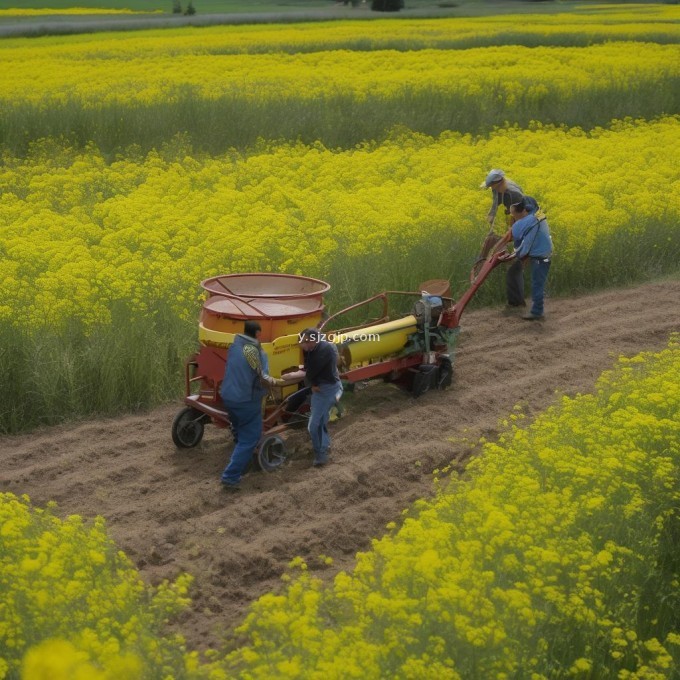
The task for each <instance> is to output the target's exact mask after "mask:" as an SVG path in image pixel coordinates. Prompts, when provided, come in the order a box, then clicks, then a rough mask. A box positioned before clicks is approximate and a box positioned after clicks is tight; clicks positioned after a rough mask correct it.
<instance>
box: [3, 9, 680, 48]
mask: <svg viewBox="0 0 680 680" xmlns="http://www.w3.org/2000/svg"><path fill="white" fill-rule="evenodd" d="M3 11H6V12H19V11H25V12H29V11H30V12H44V11H47V10H18V9H12V10H3ZM60 11H61V12H64V11H65V10H60ZM70 11H74V12H75V11H79V10H70ZM83 11H85V10H83ZM86 11H88V12H90V11H92V10H86ZM101 11H109V10H101ZM679 18H680V9H678V7H677V6H674V5H670V4H634V3H630V4H626V5H595V4H584V5H582V6H576V7H572V8H571V9H570V11H568V12H566V11H565V12H559V13H554V14H522V15H521V18H520V19H519V20H518V18H517V15H514V14H507V15H495V16H488V17H457V18H442V17H438V18H437V19H435V20H433V19H413V18H408V19H402V18H400V20H399V21H397V22H395V21H393V20H391V19H380V18H374V19H373V20H372V21H342V20H338V21H332V22H324V23H320V22H306V23H300V24H285V25H281V24H264V25H263V24H252V25H239V26H219V27H217V26H206V27H201V28H192V27H184V28H181V29H162V30H158V29H157V30H145V31H143V32H139V33H135V34H133V35H127V36H126V37H125V40H120V35H119V34H116V33H108V34H107V33H98V34H96V35H88V34H82V35H74V36H69V37H66V38H65V37H50V38H45V39H42V40H40V42H39V43H38V44H37V45H35V48H37V49H38V50H39V51H40V52H45V51H49V52H53V53H54V54H55V56H57V55H62V56H64V55H66V54H70V55H76V54H80V55H81V56H82V57H83V58H93V57H96V55H97V54H102V53H103V54H105V55H107V56H117V57H124V56H125V55H130V53H131V52H132V53H134V52H136V53H138V54H143V55H146V56H153V55H156V56H162V55H166V54H167V53H168V52H170V53H172V54H174V55H182V54H195V53H201V54H253V53H266V52H272V53H277V52H278V53H281V52H289V53H295V52H322V51H326V50H337V49H348V50H376V49H378V50H383V49H409V50H413V49H423V48H439V49H453V48H460V47H476V46H480V45H486V44H493V45H504V44H512V45H534V44H541V45H551V44H555V45H564V46H570V45H583V44H586V45H588V44H592V43H595V42H605V41H615V40H635V41H640V42H669V43H674V42H677V41H678V37H679V36H680V27H678V19H679ZM21 45H25V42H24V41H23V40H11V41H7V46H8V47H12V48H14V47H20V46H21Z"/></svg>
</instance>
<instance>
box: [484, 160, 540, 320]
mask: <svg viewBox="0 0 680 680" xmlns="http://www.w3.org/2000/svg"><path fill="white" fill-rule="evenodd" d="M479 188H480V189H491V193H492V196H493V198H492V202H491V210H489V213H488V215H487V216H486V219H487V222H488V223H489V224H493V222H494V219H495V218H496V213H497V212H498V208H499V207H500V206H501V205H503V206H504V207H505V214H506V215H507V216H508V217H507V218H506V222H507V226H508V227H511V226H512V223H513V222H514V219H513V218H512V215H510V206H511V205H514V204H516V203H519V202H520V201H524V203H525V205H526V207H527V210H528V211H529V212H530V213H532V212H535V211H536V210H538V203H536V201H535V199H533V198H532V197H531V196H525V195H524V192H523V191H522V188H521V187H520V186H519V185H518V184H516V183H515V182H513V181H512V180H511V179H510V178H509V177H506V176H505V173H504V172H503V171H502V170H499V169H494V170H491V172H489V174H488V175H487V176H486V179H485V180H484V181H483V182H482V183H481V184H480V185H479ZM517 245H519V244H518V243H515V246H517ZM505 284H506V286H505V287H506V293H507V296H508V307H525V306H526V302H525V300H524V270H523V265H522V262H521V260H514V261H513V263H512V264H511V265H510V267H508V271H507V272H506V275H505Z"/></svg>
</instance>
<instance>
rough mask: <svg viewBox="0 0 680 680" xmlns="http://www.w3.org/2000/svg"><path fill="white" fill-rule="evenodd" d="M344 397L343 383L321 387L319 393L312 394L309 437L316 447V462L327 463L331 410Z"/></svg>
mask: <svg viewBox="0 0 680 680" xmlns="http://www.w3.org/2000/svg"><path fill="white" fill-rule="evenodd" d="M341 396H342V383H340V382H336V383H327V384H322V385H319V391H318V392H314V391H313V392H312V413H311V416H310V418H309V425H308V427H307V429H308V430H309V435H310V436H311V438H312V446H313V447H314V460H316V461H321V462H325V461H326V457H327V456H328V447H329V446H330V445H331V438H330V436H329V435H328V421H329V420H330V417H331V409H332V408H333V406H335V404H336V402H337V401H338V399H340V397H341Z"/></svg>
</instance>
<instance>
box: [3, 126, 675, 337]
mask: <svg viewBox="0 0 680 680" xmlns="http://www.w3.org/2000/svg"><path fill="white" fill-rule="evenodd" d="M678 134H680V120H679V119H678V118H677V117H667V118H663V119H660V120H658V121H655V122H645V121H637V122H636V121H628V122H621V123H617V124H615V125H613V126H612V127H610V128H609V129H597V130H594V131H591V132H588V133H586V132H584V131H583V130H580V129H574V128H554V127H550V126H547V127H545V126H539V125H536V126H534V128H533V129H531V130H520V129H508V130H499V131H498V132H496V133H494V134H492V135H490V136H489V137H483V138H473V137H470V136H467V135H461V134H457V133H446V134H443V135H441V136H440V137H438V138H431V137H427V136H422V135H414V134H410V133H404V134H403V135H401V136H397V137H395V138H394V139H393V140H390V141H388V142H386V143H383V144H366V145H362V146H359V147H357V148H354V149H351V150H347V151H335V150H332V149H326V148H324V147H323V146H322V145H318V144H316V145H311V146H307V145H303V144H288V145H277V146H266V147H264V148H262V149H261V150H259V151H253V152H251V153H248V154H227V155H223V156H215V157H213V156H203V155H192V152H191V150H190V148H184V147H182V145H181V143H179V145H178V146H177V147H175V148H172V149H166V151H165V152H151V153H149V154H146V155H137V156H135V155H134V154H129V155H127V156H124V157H120V158H118V159H116V160H114V161H113V162H111V163H108V162H107V161H106V160H105V158H104V157H103V156H102V154H101V153H99V152H98V151H97V150H96V149H94V148H88V149H85V150H82V151H79V150H74V149H71V148H65V147H60V146H56V145H53V144H49V143H48V144H44V145H37V146H36V147H34V149H33V152H32V153H31V154H29V156H28V157H26V158H20V157H15V156H13V155H10V154H6V155H5V157H4V159H3V160H4V163H3V167H2V168H1V169H0V191H1V192H2V198H1V199H0V200H1V205H2V210H1V211H0V222H1V223H2V232H1V235H0V244H1V245H2V251H0V253H1V255H0V263H1V266H2V271H3V274H4V277H3V278H2V279H0V319H2V320H3V321H5V322H9V323H11V324H13V325H15V326H17V327H20V328H36V329H39V328H42V327H44V326H46V325H48V326H51V327H53V328H54V327H57V326H59V325H60V324H62V323H63V322H66V321H69V320H72V319H79V320H81V321H82V322H83V323H84V324H86V325H94V324H97V323H100V322H108V321H110V319H111V309H112V305H113V304H125V305H127V306H129V308H130V309H132V310H136V311H138V312H141V313H142V314H148V313H150V312H153V311H154V310H155V309H156V307H157V306H158V305H159V304H161V305H162V306H163V307H164V308H168V309H170V310H171V311H172V312H173V313H174V314H176V315H177V316H180V317H183V318H186V319H189V320H191V319H193V318H194V315H195V312H196V302H197V299H198V297H197V296H198V293H199V289H198V282H199V281H200V280H201V279H203V278H207V277H208V276H212V275H215V274H217V273H220V272H222V273H223V272H237V271H259V270H262V271H284V272H292V273H299V274H306V275H309V276H319V277H321V278H328V279H329V280H330V281H331V282H332V283H333V284H335V286H336V288H335V290H334V293H333V294H334V295H335V298H332V299H335V300H339V301H340V302H349V301H351V300H352V299H355V298H356V296H358V295H365V294H369V293H371V292H372V289H373V288H375V287H376V286H386V287H395V286H404V285H413V286H415V285H417V283H418V282H419V280H424V279H425V278H431V277H432V276H433V275H438V276H446V277H450V278H451V279H452V281H453V282H454V283H455V284H457V286H458V288H460V287H461V285H464V282H465V281H466V280H467V274H468V271H469V268H470V264H471V262H472V261H473V260H474V258H475V257H476V254H477V248H478V245H479V243H480V242H481V240H483V237H484V235H485V233H486V229H487V225H486V222H485V220H484V216H485V215H486V212H487V210H488V207H489V204H490V200H491V197H490V192H488V191H487V192H483V191H480V190H479V189H478V185H479V181H480V179H483V175H484V174H485V172H486V169H487V168H489V167H492V166H499V167H507V168H513V173H512V176H513V178H514V179H515V180H516V181H517V182H519V183H520V185H521V186H523V187H524V188H525V189H526V190H527V191H528V192H529V193H531V194H532V195H534V196H535V197H536V198H537V199H538V200H539V202H540V203H541V205H542V207H543V208H544V209H545V210H546V211H547V214H548V215H549V218H550V223H551V225H552V229H553V232H554V240H555V246H556V250H557V252H558V254H559V258H560V267H559V268H557V267H556V270H555V273H554V276H555V278H554V279H553V284H552V285H553V286H554V287H555V290H559V291H564V290H569V289H570V287H572V286H573V285H574V283H575V282H576V281H579V280H580V279H582V278H585V277H587V278H589V280H590V282H591V284H593V285H596V284H599V283H604V282H605V281H611V277H612V273H616V272H618V274H619V276H620V280H621V281H625V280H627V279H628V277H631V278H632V277H634V276H635V274H636V272H637V273H640V270H641V269H648V270H649V271H650V273H661V272H663V271H664V270H666V268H667V267H670V268H673V267H675V263H676V259H677V255H678V241H677V238H675V236H676V235H677V227H676V225H677V222H678V219H679V218H680V199H679V193H680V192H679V189H680V184H679V183H678V177H677V173H676V167H675V159H674V158H673V157H672V156H671V155H669V154H668V153H667V151H668V149H669V148H671V147H672V146H673V145H674V144H675V143H676V141H677V138H678ZM502 228H503V227H501V229H502ZM394 256H397V258H396V259H397V261H398V264H397V266H396V267H395V264H394V260H395V257H394ZM401 257H409V258H410V267H411V271H410V272H409V273H408V274H405V273H404V272H403V270H402V268H401V265H400V264H399V262H401V261H402V260H401V259H400V258H401ZM586 260H587V261H588V262H587V264H586ZM594 263H597V264H599V265H601V267H599V268H598V266H594ZM369 271H370V276H369ZM405 277H406V278H405ZM348 278H349V279H351V280H352V281H353V282H354V283H352V284H346V283H344V282H345V279H348ZM348 285H349V288H347V286H348ZM343 286H344V290H343Z"/></svg>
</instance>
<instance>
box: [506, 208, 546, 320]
mask: <svg viewBox="0 0 680 680" xmlns="http://www.w3.org/2000/svg"><path fill="white" fill-rule="evenodd" d="M532 207H533V206H532V205H527V202H526V201H525V200H524V199H522V200H520V201H518V202H517V203H514V204H512V205H511V206H510V215H511V216H512V217H513V218H514V222H513V225H512V228H511V229H512V238H513V239H514V241H515V251H514V252H513V253H508V254H506V255H501V257H500V258H499V259H500V260H502V261H510V260H517V261H520V262H521V261H525V260H527V259H528V260H529V261H530V262H531V302H532V305H531V311H530V312H529V313H528V314H524V315H523V316H522V318H523V319H526V320H527V321H536V320H540V319H543V318H544V315H543V297H544V294H545V282H546V280H547V278H548V272H549V271H550V259H551V257H552V239H551V238H550V229H549V227H548V220H547V219H546V218H545V215H544V214H543V213H542V212H541V211H540V210H536V211H533V212H530V210H529V209H530V208H532ZM528 208H529V209H528Z"/></svg>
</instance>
